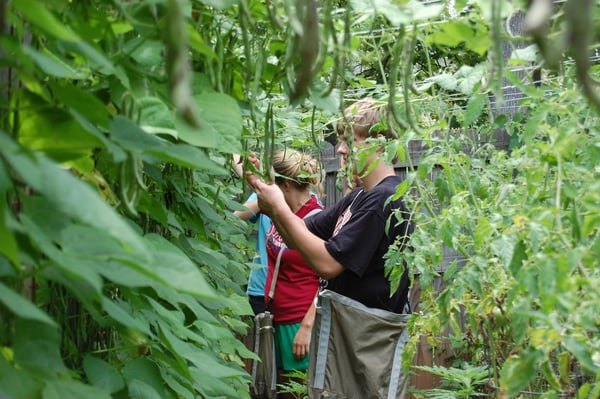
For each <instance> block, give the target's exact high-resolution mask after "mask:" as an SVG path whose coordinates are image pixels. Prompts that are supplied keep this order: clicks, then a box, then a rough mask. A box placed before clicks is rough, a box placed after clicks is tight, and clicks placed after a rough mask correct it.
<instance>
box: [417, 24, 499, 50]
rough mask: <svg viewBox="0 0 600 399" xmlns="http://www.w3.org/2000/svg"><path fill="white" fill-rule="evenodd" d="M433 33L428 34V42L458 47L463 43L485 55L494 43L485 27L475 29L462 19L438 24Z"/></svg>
mask: <svg viewBox="0 0 600 399" xmlns="http://www.w3.org/2000/svg"><path fill="white" fill-rule="evenodd" d="M436 29H439V30H436V31H435V32H434V33H433V34H431V35H429V36H427V39H426V41H427V43H428V44H433V45H436V46H449V47H456V46H458V45H459V44H461V43H464V44H465V47H467V48H469V49H471V50H473V51H474V52H476V53H477V54H480V55H483V54H485V52H486V51H487V50H488V49H489V48H490V46H491V45H492V41H491V38H490V37H489V35H488V34H487V32H486V31H485V30H483V29H474V28H473V27H472V26H471V25H470V24H469V23H468V22H465V21H463V20H460V19H455V20H450V21H447V22H443V23H438V24H436Z"/></svg>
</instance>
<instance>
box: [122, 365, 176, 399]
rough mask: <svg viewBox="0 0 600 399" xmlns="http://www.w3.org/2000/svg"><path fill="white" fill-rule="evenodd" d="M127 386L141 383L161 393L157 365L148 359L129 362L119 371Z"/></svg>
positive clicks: (162, 389) (161, 388)
mask: <svg viewBox="0 0 600 399" xmlns="http://www.w3.org/2000/svg"><path fill="white" fill-rule="evenodd" d="M121 374H123V376H124V377H125V380H126V382H127V384H128V385H129V384H130V383H132V382H134V381H141V382H143V383H145V384H147V385H148V386H150V387H152V389H153V390H154V391H156V392H158V393H159V394H160V393H163V392H164V390H165V389H164V388H163V387H162V377H161V375H160V371H159V369H158V367H157V365H156V364H155V363H154V362H153V361H152V360H150V359H146V358H136V359H133V360H131V361H129V362H128V363H127V364H126V365H125V366H124V367H123V369H122V370H121Z"/></svg>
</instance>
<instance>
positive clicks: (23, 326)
mask: <svg viewBox="0 0 600 399" xmlns="http://www.w3.org/2000/svg"><path fill="white" fill-rule="evenodd" d="M14 331H15V332H14V336H13V345H14V346H13V349H14V361H15V364H17V365H19V367H22V368H23V369H27V370H30V371H31V372H34V373H36V374H38V375H40V376H47V377H50V376H54V377H56V375H58V374H64V375H66V374H67V372H68V370H67V368H66V367H65V365H64V363H63V360H62V356H61V353H60V342H61V335H60V331H59V330H58V328H57V327H56V326H55V325H50V324H48V323H41V322H39V321H35V320H34V321H30V320H25V319H18V320H17V322H16V325H15V330H14Z"/></svg>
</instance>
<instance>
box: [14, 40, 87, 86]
mask: <svg viewBox="0 0 600 399" xmlns="http://www.w3.org/2000/svg"><path fill="white" fill-rule="evenodd" d="M21 51H22V52H23V53H24V54H25V55H26V56H28V57H29V58H30V59H31V60H32V61H33V62H35V63H36V65H37V66H38V67H39V68H40V69H41V70H42V71H43V72H44V73H45V74H47V75H50V76H54V77H57V78H65V79H85V78H86V77H87V73H84V72H83V71H82V70H80V69H76V68H74V67H73V66H71V65H69V64H68V63H67V62H66V61H65V60H63V59H61V58H60V57H58V56H57V55H56V54H52V53H51V52H49V51H48V50H44V49H43V50H42V51H39V50H36V49H34V48H33V47H31V46H27V45H23V46H22V47H21Z"/></svg>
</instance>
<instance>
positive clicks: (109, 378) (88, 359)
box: [83, 355, 125, 394]
mask: <svg viewBox="0 0 600 399" xmlns="http://www.w3.org/2000/svg"><path fill="white" fill-rule="evenodd" d="M83 370H84V371H85V374H86V376H87V378H88V379H89V381H90V383H91V384H92V385H94V386H95V387H97V388H100V389H102V390H104V391H106V392H108V393H111V394H113V393H115V392H118V391H120V390H121V389H123V388H125V380H124V379H123V377H122V376H121V374H119V372H118V371H117V370H116V369H115V368H114V367H113V366H111V365H110V364H108V363H107V362H105V361H104V360H102V359H98V358H97V357H94V356H91V355H86V356H85V357H84V358H83Z"/></svg>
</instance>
